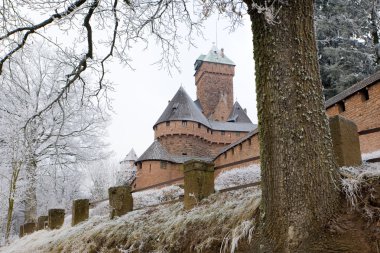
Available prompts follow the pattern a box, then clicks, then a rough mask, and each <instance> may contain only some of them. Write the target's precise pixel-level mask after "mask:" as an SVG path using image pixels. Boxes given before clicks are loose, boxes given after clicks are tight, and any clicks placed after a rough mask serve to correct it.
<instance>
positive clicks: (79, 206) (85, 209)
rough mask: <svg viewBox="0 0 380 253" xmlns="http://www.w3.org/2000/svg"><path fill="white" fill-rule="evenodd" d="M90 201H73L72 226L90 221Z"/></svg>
mask: <svg viewBox="0 0 380 253" xmlns="http://www.w3.org/2000/svg"><path fill="white" fill-rule="evenodd" d="M89 210H90V201H89V200H88V199H76V200H74V201H73V207H72V216H71V226H75V225H76V224H78V223H79V222H82V221H85V220H87V219H88V216H89Z"/></svg>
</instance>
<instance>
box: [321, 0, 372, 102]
mask: <svg viewBox="0 0 380 253" xmlns="http://www.w3.org/2000/svg"><path fill="white" fill-rule="evenodd" d="M377 7H378V0H350V1H347V0H316V1H315V23H316V30H317V44H318V54H319V64H320V73H321V78H322V84H323V86H324V88H325V89H324V95H325V97H326V99H328V98H330V97H332V96H334V95H336V94H338V93H340V92H341V91H343V90H345V89H347V88H348V87H350V86H351V85H353V84H354V83H356V82H358V81H360V80H362V79H363V78H365V77H367V76H369V75H370V74H372V73H374V72H375V71H376V69H377V64H378V63H379V56H378V54H377V50H376V49H377V46H378V44H379V41H378V27H377V22H378V12H377Z"/></svg>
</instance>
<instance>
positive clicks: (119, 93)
mask: <svg viewBox="0 0 380 253" xmlns="http://www.w3.org/2000/svg"><path fill="white" fill-rule="evenodd" d="M216 23H217V25H216ZM216 27H217V29H216ZM226 27H228V22H227V21H226V20H223V19H221V18H218V17H217V16H214V17H212V18H211V19H209V20H208V21H207V22H206V24H205V29H204V37H205V38H199V39H197V40H196V46H197V48H188V45H187V44H186V43H184V44H183V45H180V46H179V48H180V55H179V59H180V69H181V72H178V71H177V70H175V69H173V70H172V75H171V76H170V75H169V74H168V72H167V71H165V70H159V68H158V66H157V65H153V63H154V62H156V61H157V60H158V58H159V53H160V51H159V48H157V47H155V45H149V48H148V49H147V50H144V51H143V50H138V49H135V50H134V51H132V54H131V58H132V59H133V61H132V66H133V68H134V69H135V71H133V70H131V69H130V68H128V67H124V66H122V65H120V64H116V63H114V64H113V65H112V70H111V73H110V78H111V80H112V81H113V82H114V83H115V84H116V86H115V92H114V93H113V94H112V98H113V102H112V105H113V109H114V111H115V114H113V115H112V118H113V120H112V123H111V125H110V127H109V130H108V133H109V136H108V141H109V143H110V144H111V149H112V150H113V151H114V152H115V155H116V158H117V159H122V158H123V157H124V156H125V155H126V154H127V153H128V152H129V150H130V149H131V148H134V149H135V151H136V153H137V155H138V156H140V155H141V154H142V153H143V152H144V151H145V150H146V149H147V148H148V147H149V145H150V144H151V143H152V142H153V140H154V139H153V138H154V132H153V125H154V123H155V122H156V121H157V119H158V118H159V117H160V115H161V113H162V112H163V111H164V109H165V108H166V106H167V104H168V100H171V99H172V97H173V96H174V94H175V93H176V92H177V90H178V89H179V87H180V86H181V85H182V86H183V87H184V88H185V90H186V91H187V93H188V94H189V95H190V97H192V98H193V99H194V100H195V99H196V86H195V84H194V62H195V60H196V59H197V58H198V56H199V55H201V54H207V53H208V51H209V50H210V49H211V47H212V43H213V42H216V31H217V46H218V48H224V52H225V54H226V56H227V57H228V58H230V59H231V60H232V61H234V62H235V64H236V67H235V77H234V99H235V100H236V99H237V100H238V101H239V103H240V104H241V106H242V107H243V108H247V110H248V115H249V117H250V118H251V120H252V121H253V123H257V116H256V114H257V111H256V94H255V83H254V63H253V53H252V51H253V49H252V33H251V31H250V22H249V20H248V17H246V20H245V21H244V25H243V26H241V27H239V28H238V29H237V30H236V31H234V32H232V33H229V30H228V28H226Z"/></svg>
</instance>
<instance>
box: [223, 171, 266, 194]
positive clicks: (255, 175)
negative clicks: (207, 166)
mask: <svg viewBox="0 0 380 253" xmlns="http://www.w3.org/2000/svg"><path fill="white" fill-rule="evenodd" d="M260 180H261V175H260V165H259V164H251V165H249V166H247V167H243V168H236V169H231V170H227V171H223V172H221V173H220V174H219V175H218V177H217V178H216V179H215V190H217V191H219V190H222V189H226V188H230V187H234V186H239V185H245V184H250V183H255V182H259V181H260Z"/></svg>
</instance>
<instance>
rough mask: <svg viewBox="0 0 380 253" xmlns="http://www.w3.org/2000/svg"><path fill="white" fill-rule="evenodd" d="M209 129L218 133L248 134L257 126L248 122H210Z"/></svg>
mask: <svg viewBox="0 0 380 253" xmlns="http://www.w3.org/2000/svg"><path fill="white" fill-rule="evenodd" d="M209 122H210V128H211V129H212V130H219V131H234V132H250V131H252V130H253V129H255V128H256V127H257V125H255V124H252V123H248V122H223V121H212V120H210V121H209Z"/></svg>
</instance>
